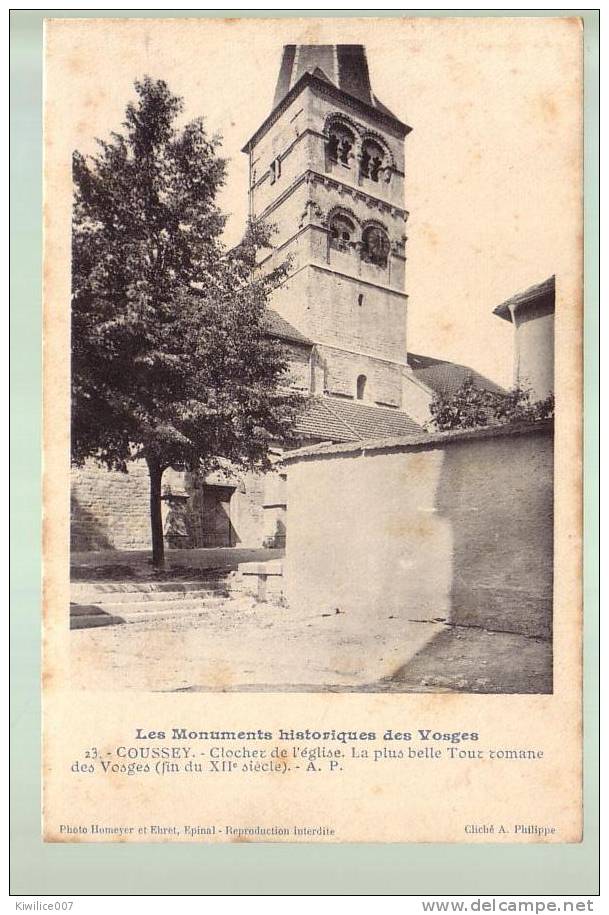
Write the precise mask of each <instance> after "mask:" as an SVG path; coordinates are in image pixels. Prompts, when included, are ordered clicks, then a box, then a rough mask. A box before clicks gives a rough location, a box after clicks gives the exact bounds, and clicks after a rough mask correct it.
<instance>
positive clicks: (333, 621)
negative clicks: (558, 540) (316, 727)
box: [68, 23, 577, 694]
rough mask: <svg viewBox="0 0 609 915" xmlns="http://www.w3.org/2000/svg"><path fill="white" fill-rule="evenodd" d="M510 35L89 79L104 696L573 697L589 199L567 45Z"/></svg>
mask: <svg viewBox="0 0 609 915" xmlns="http://www.w3.org/2000/svg"><path fill="white" fill-rule="evenodd" d="M496 25H497V27H496V28H495V29H491V30H490V34H489V36H487V37H490V41H489V42H488V43H487V44H480V45H479V44H476V43H475V29H471V28H470V29H469V32H468V34H461V30H460V29H459V27H458V26H455V29H456V33H457V35H456V37H457V40H456V41H455V43H454V47H453V51H452V52H450V51H447V46H446V41H445V39H444V40H443V41H442V42H441V43H440V44H437V43H434V38H433V33H432V32H431V31H429V32H427V31H426V29H425V28H421V29H419V30H417V29H416V28H413V29H412V31H411V33H410V34H409V35H407V36H406V40H404V38H403V37H402V38H401V40H400V42H399V44H397V45H396V47H395V48H387V44H386V38H385V39H384V41H385V46H384V47H381V46H379V43H378V40H377V39H376V38H375V30H374V29H372V30H371V39H372V40H371V43H370V45H367V44H363V43H359V44H355V43H335V44H329V43H303V44H297V43H293V44H290V43H285V42H277V41H274V40H272V36H268V37H267V38H266V41H265V44H264V47H262V48H261V47H257V46H256V44H255V43H254V42H252V43H250V44H246V45H245V46H243V47H241V48H235V47H231V46H230V39H229V38H228V37H227V43H226V44H224V45H222V46H218V45H216V46H214V48H213V49H212V48H211V47H210V48H207V49H206V50H208V51H209V52H210V53H209V54H207V55H205V54H203V53H201V58H202V59H201V67H200V73H197V67H198V65H199V57H198V56H197V54H196V48H195V47H194V46H193V47H192V48H191V49H190V51H191V52H193V53H194V56H193V55H192V53H191V55H190V56H188V58H187V61H186V62H185V64H184V67H183V68H181V67H180V64H179V60H175V59H173V60H172V61H171V64H170V65H169V63H168V61H166V63H167V64H168V65H167V66H165V67H164V66H163V55H151V53H150V51H149V50H147V51H146V52H145V53H144V51H141V52H140V51H136V52H134V57H135V58H136V59H137V58H141V60H139V59H138V60H137V66H136V61H135V60H134V61H133V62H132V61H130V60H129V59H126V60H125V61H124V72H121V73H120V74H118V75H117V80H116V83H115V84H114V86H113V87H112V93H111V94H103V93H102V94H101V96H99V97H98V96H96V95H95V93H94V91H93V88H92V84H93V83H94V82H95V74H94V73H92V74H91V73H90V74H88V75H87V76H86V77H84V84H83V85H82V86H81V87H80V90H79V92H80V94H81V95H84V98H85V103H84V104H85V110H87V107H86V106H87V104H89V107H90V110H91V113H90V115H89V118H88V120H86V121H85V123H84V124H79V125H78V135H79V146H78V147H77V148H74V151H73V160H72V191H73V199H72V225H71V465H72V469H71V505H70V578H71V585H70V609H69V613H70V630H71V632H70V658H71V682H72V683H73V685H74V687H75V688H77V689H79V690H86V689H89V688H95V689H110V690H129V689H139V690H141V689H145V690H153V691H161V692H168V691H193V692H206V691H241V690H256V691H271V692H290V691H297V692H325V691H330V692H408V693H451V692H459V693H516V694H518V693H523V694H544V693H545V694H548V693H552V690H553V678H552V658H553V653H552V630H553V581H554V574H553V570H554V553H553V539H554V421H555V417H554V413H555V392H556V386H555V380H554V379H555V370H554V363H555V360H554V349H555V334H554V322H555V301H556V291H557V289H558V290H560V289H561V288H563V286H564V288H565V289H568V288H569V287H568V284H566V285H564V278H563V277H564V273H565V272H568V271H569V270H571V269H572V263H573V260H574V259H575V260H576V257H577V252H576V250H575V248H574V250H573V251H571V252H570V254H571V259H570V261H569V259H566V258H565V250H566V247H568V245H569V244H571V245H573V246H576V245H577V239H576V238H575V237H574V236H572V235H571V236H570V235H569V231H568V230H569V226H568V225H567V226H566V227H563V232H562V234H561V232H560V231H559V230H558V229H557V228H556V226H554V225H553V224H552V220H553V219H554V218H555V215H554V214H555V213H556V212H557V210H559V209H564V210H566V209H567V208H568V206H569V205H570V204H569V201H570V200H571V199H572V197H573V193H574V192H575V193H577V188H574V187H572V186H569V185H567V186H564V187H562V189H561V187H560V184H559V181H557V180H555V177H554V174H553V171H552V169H554V170H555V172H556V178H557V179H560V177H561V175H562V170H563V169H564V167H565V163H564V161H563V159H564V156H565V155H567V152H566V151H565V150H564V149H561V148H560V147H556V146H555V145H554V139H555V135H556V133H557V132H558V131H561V130H562V129H563V126H564V125H563V123H562V121H566V120H567V119H568V117H569V116H570V115H569V112H567V111H565V110H564V109H563V110H561V108H560V107H558V106H557V104H556V102H555V101H554V98H553V96H552V94H551V89H552V83H553V81H555V79H556V72H555V70H554V69H553V68H552V62H553V55H555V53H556V52H555V48H554V47H553V45H552V41H551V40H550V41H548V40H546V37H545V33H544V31H543V29H542V28H541V27H539V28H537V29H535V28H534V27H531V28H529V29H528V31H527V34H526V40H525V41H523V43H522V45H521V46H520V47H517V46H514V44H513V43H512V44H511V45H510V43H509V42H502V33H501V30H500V29H499V28H498V26H499V25H500V23H497V24H496ZM566 27H568V26H566ZM284 31H285V30H284ZM449 31H450V30H449ZM493 42H494V44H493ZM204 49H205V48H204V47H201V48H200V51H201V52H203V50H204ZM472 53H477V54H478V58H477V59H475V60H474V62H473V63H472V60H471V55H472ZM460 54H464V55H468V56H469V58H470V59H469V60H468V61H467V62H466V61H464V60H462V59H460ZM220 59H221V63H218V61H219V60H220ZM69 64H70V61H69V60H68V67H69ZM75 64H76V62H75ZM544 66H545V69H544ZM254 85H255V91H252V87H253V86H254ZM248 87H249V89H248ZM493 87H495V88H494V89H493ZM87 93H89V95H90V97H89V98H88V96H87ZM87 99H88V101H87ZM244 101H245V102H247V103H248V104H246V105H245V106H244ZM544 105H545V106H546V107H545V109H544ZM535 106H537V109H536V108H535ZM561 119H562V121H561ZM553 159H554V160H555V161H553ZM544 176H545V177H546V180H545V181H544V180H543V178H544ZM561 195H562V198H564V199H561ZM568 253H569V252H568ZM559 301H560V302H561V303H562V305H561V307H563V308H567V309H568V308H573V309H575V307H576V303H571V302H569V301H566V300H565V297H564V295H563V296H562V298H560V299H559ZM570 343H571V344H572V345H573V346H574V347H575V346H577V340H576V339H573V340H572V341H570ZM567 345H569V341H567Z"/></svg>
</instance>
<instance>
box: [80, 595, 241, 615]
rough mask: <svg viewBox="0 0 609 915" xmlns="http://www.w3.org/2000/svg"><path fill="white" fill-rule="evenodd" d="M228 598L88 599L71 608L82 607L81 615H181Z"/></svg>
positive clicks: (212, 596)
mask: <svg viewBox="0 0 609 915" xmlns="http://www.w3.org/2000/svg"><path fill="white" fill-rule="evenodd" d="M225 600H226V598H225V597H224V595H221V594H217V595H210V594H207V595H206V596H205V597H193V598H180V599H179V600H149V601H142V600H135V601H121V602H114V601H103V602H102V601H88V602H87V603H81V602H80V601H78V602H75V603H72V604H71V608H75V609H80V608H83V609H80V614H81V615H86V614H87V612H88V613H89V614H91V615H96V614H100V613H109V614H111V615H114V616H124V614H125V613H129V614H131V613H140V614H141V613H154V612H155V611H157V610H158V611H162V612H168V611H171V612H172V613H175V614H177V615H179V614H180V613H184V612H186V611H188V610H200V609H209V608H211V607H219V606H221V604H223V603H224V601H225Z"/></svg>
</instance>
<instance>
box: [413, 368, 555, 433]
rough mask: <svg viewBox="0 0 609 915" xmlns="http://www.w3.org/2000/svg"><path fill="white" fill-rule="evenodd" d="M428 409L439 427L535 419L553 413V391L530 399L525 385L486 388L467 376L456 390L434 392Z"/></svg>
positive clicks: (521, 421) (460, 426)
mask: <svg viewBox="0 0 609 915" xmlns="http://www.w3.org/2000/svg"><path fill="white" fill-rule="evenodd" d="M430 412H431V416H432V419H431V421H430V426H432V427H433V428H434V429H438V430H440V431H447V430H449V429H474V428H476V427H479V426H495V425H500V424H503V423H535V422H540V421H541V420H545V419H551V418H552V417H553V416H554V395H553V394H550V395H549V396H548V397H546V398H545V399H544V400H538V401H532V400H531V391H530V390H528V389H526V388H521V387H515V388H512V389H511V390H509V391H489V390H487V389H485V388H480V387H477V386H476V385H475V384H474V382H473V379H472V378H471V376H469V377H468V378H466V380H465V381H464V382H463V384H462V385H461V386H460V387H459V388H458V389H457V390H456V391H454V392H452V393H436V394H434V398H433V400H432V403H431V405H430Z"/></svg>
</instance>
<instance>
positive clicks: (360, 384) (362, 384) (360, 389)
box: [356, 375, 368, 400]
mask: <svg viewBox="0 0 609 915" xmlns="http://www.w3.org/2000/svg"><path fill="white" fill-rule="evenodd" d="M367 380H368V379H367V378H366V376H365V375H358V376H357V384H356V396H357V399H358V400H364V397H365V395H366V382H367Z"/></svg>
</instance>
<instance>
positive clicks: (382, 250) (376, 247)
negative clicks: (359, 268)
mask: <svg viewBox="0 0 609 915" xmlns="http://www.w3.org/2000/svg"><path fill="white" fill-rule="evenodd" d="M388 255H389V238H388V236H387V233H386V232H385V230H384V229H381V227H380V226H367V227H366V228H365V229H364V231H363V232H362V260H363V261H365V262H366V263H367V264H376V265H377V267H386V266H387V257H388Z"/></svg>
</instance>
